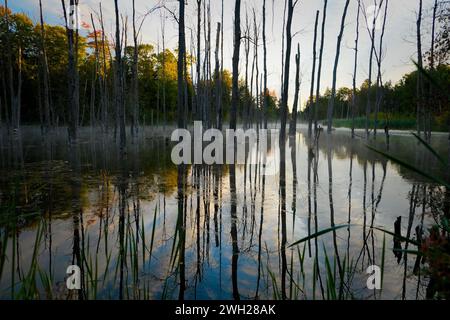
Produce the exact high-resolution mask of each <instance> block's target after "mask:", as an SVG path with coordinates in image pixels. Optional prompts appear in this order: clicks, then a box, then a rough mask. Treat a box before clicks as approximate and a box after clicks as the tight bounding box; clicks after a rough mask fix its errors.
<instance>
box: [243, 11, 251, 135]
mask: <svg viewBox="0 0 450 320" xmlns="http://www.w3.org/2000/svg"><path fill="white" fill-rule="evenodd" d="M244 41H245V46H244V50H245V81H244V83H245V90H244V104H245V105H244V107H243V108H242V113H243V119H244V128H247V121H248V114H249V113H250V111H249V110H250V100H251V97H249V95H248V92H249V88H248V87H249V86H248V66H249V55H250V26H249V22H248V12H247V10H246V11H245V32H244ZM252 72H253V70H252ZM250 83H251V84H253V81H252V80H251V82H250Z"/></svg>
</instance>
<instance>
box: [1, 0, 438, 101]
mask: <svg viewBox="0 0 450 320" xmlns="http://www.w3.org/2000/svg"><path fill="white" fill-rule="evenodd" d="M65 1H66V3H68V0H65ZM161 1H162V0H135V3H136V12H137V13H136V16H137V19H138V20H139V19H142V18H143V17H144V16H145V20H144V23H143V25H142V31H141V41H142V42H143V43H152V44H154V45H155V48H156V47H157V45H158V43H159V45H160V46H162V44H161V26H162V24H163V23H162V21H163V20H165V40H166V47H167V48H176V47H177V40H178V38H177V37H178V25H177V23H176V21H175V20H174V19H173V17H172V15H171V13H169V12H168V11H167V10H165V9H159V10H152V9H154V8H155V6H157V5H158V3H160V2H161ZM204 1H210V3H211V29H212V30H211V37H212V50H214V43H215V30H216V25H217V23H218V22H220V21H221V5H222V0H204ZM374 1H376V0H362V3H363V7H364V9H363V10H364V11H365V12H367V16H369V17H370V15H371V14H373V9H371V6H373V3H374ZM8 2H9V6H10V8H12V10H13V11H14V12H17V11H19V12H23V13H26V14H28V15H29V16H30V17H31V18H32V19H34V20H35V21H38V18H39V2H38V0H10V1H8ZM79 2H80V5H81V7H80V8H81V9H80V12H81V19H82V20H83V21H87V22H88V24H90V17H89V15H90V12H94V16H95V13H98V12H99V9H98V8H99V3H100V2H101V4H102V8H103V15H104V20H105V28H106V29H107V30H109V31H108V32H109V34H110V35H112V34H113V28H114V17H115V16H114V1H113V0H80V1H79ZM164 2H165V3H166V7H167V8H170V9H171V11H172V12H175V13H176V12H177V8H178V1H177V0H166V1H164ZM378 2H379V0H378ZM266 3H267V4H266V25H267V26H266V37H267V66H268V87H269V90H274V91H275V92H276V93H277V95H278V96H280V94H279V93H280V87H281V74H282V72H281V71H282V58H281V48H282V34H283V12H284V1H283V0H266ZM357 3H358V1H357V0H351V1H350V5H349V9H348V13H347V17H346V22H345V30H344V37H343V39H342V46H341V54H340V60H339V67H338V73H337V74H338V77H337V87H338V88H339V87H342V86H347V87H351V85H352V77H353V63H354V43H355V36H356V17H357ZM42 4H43V8H44V19H45V21H46V23H50V24H60V25H63V14H62V6H61V0H42ZM433 4H434V0H424V1H423V10H424V12H423V15H424V17H423V20H424V21H423V26H422V34H423V36H422V42H423V44H422V46H423V50H424V51H427V50H428V48H429V47H430V42H431V40H430V38H431V37H430V33H431V15H432V7H433ZM262 5H263V0H242V5H241V29H242V30H243V29H244V24H245V14H246V12H248V15H249V20H250V21H253V19H252V15H253V10H255V13H256V17H257V20H258V21H257V23H258V24H259V25H260V39H261V40H260V46H259V49H258V50H259V53H258V57H259V59H258V61H259V66H260V68H259V69H260V72H261V71H262V65H263V60H262V57H263V54H262V53H263V47H262ZM344 5H345V0H329V1H328V9H327V20H326V25H325V39H324V41H325V42H324V43H325V44H324V55H323V65H322V76H321V78H322V81H321V92H322V93H323V92H324V91H325V89H326V88H330V87H331V85H332V79H333V67H334V60H335V54H336V43H337V36H338V33H339V29H340V24H341V18H342V13H343V10H344ZM234 6H235V1H232V0H224V68H225V69H228V70H231V63H232V55H233V22H234V21H233V20H234ZM418 6H419V0H389V6H388V13H387V19H386V31H385V36H384V41H383V44H384V45H383V52H382V57H383V62H382V74H383V81H385V82H386V81H392V83H394V84H395V83H396V82H398V81H399V80H400V79H401V78H402V76H403V75H404V74H406V73H408V72H411V71H412V70H413V69H414V65H413V63H412V60H411V59H414V60H417V51H416V19H417V12H418ZM383 8H384V6H383ZM119 10H120V12H121V14H122V15H124V16H128V17H129V18H128V19H129V21H131V17H132V0H119ZM317 10H320V16H319V36H318V46H319V43H320V25H321V20H322V11H323V1H322V0H299V2H298V4H297V6H296V7H295V11H294V17H293V24H292V34H294V35H295V36H294V38H293V40H292V47H293V51H292V55H291V72H290V95H289V96H290V97H289V100H290V101H289V103H290V105H291V104H292V100H293V91H294V80H295V52H296V48H297V44H298V43H300V51H301V53H300V56H301V57H300V61H301V63H300V72H301V89H300V99H301V103H302V106H304V104H305V101H306V100H307V99H308V95H309V91H310V84H311V73H312V62H313V58H312V57H313V38H314V21H315V16H316V11H317ZM148 12H151V13H150V14H147V13H148ZM383 14H384V10H383V12H382V13H381V14H380V15H379V18H378V19H379V22H378V24H377V25H378V26H380V27H381V25H382V20H383ZM164 17H165V19H164ZM369 20H371V19H369ZM196 25H197V1H196V0H187V6H186V36H187V39H186V42H187V50H188V51H189V49H190V48H189V47H190V43H191V39H190V37H191V30H192V34H193V36H194V38H196ZM129 29H131V27H129ZM380 29H381V28H380ZM359 30H360V44H359V58H358V59H359V68H358V72H357V85H358V86H359V85H360V84H361V83H362V82H363V81H364V80H365V79H367V78H368V74H369V70H368V69H369V67H368V66H369V53H370V38H369V33H368V31H367V28H366V23H365V19H364V16H363V15H361V18H360V26H359ZM380 31H381V30H377V32H378V34H377V35H376V38H377V41H378V39H379V35H380ZM85 32H86V30H85ZM130 39H131V37H130ZM203 45H204V42H203V38H202V50H204V47H203ZM376 46H377V48H378V47H379V45H376ZM250 56H253V53H250ZM374 68H375V63H374ZM250 70H251V65H250ZM373 70H374V71H373V72H375V73H374V74H375V75H376V70H375V69H373ZM239 72H240V76H241V77H244V75H245V61H244V46H243V42H242V44H241V61H240V68H239ZM374 79H376V78H374Z"/></svg>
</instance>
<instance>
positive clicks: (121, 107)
mask: <svg viewBox="0 0 450 320" xmlns="http://www.w3.org/2000/svg"><path fill="white" fill-rule="evenodd" d="M114 11H115V14H116V45H115V52H116V54H115V62H116V85H115V87H116V101H115V102H116V110H117V112H118V120H119V130H120V149H121V150H122V151H123V150H124V148H125V144H126V132H125V104H124V97H123V94H124V90H123V85H124V83H123V72H122V68H123V66H122V45H121V39H120V25H119V23H120V20H119V7H118V3H117V0H114Z"/></svg>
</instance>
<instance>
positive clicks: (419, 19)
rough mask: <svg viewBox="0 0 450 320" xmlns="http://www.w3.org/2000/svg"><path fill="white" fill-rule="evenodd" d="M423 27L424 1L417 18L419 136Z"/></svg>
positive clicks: (420, 2)
mask: <svg viewBox="0 0 450 320" xmlns="http://www.w3.org/2000/svg"><path fill="white" fill-rule="evenodd" d="M421 27H422V0H419V13H418V16H417V66H418V69H419V70H417V95H416V100H417V107H416V108H417V110H416V118H417V120H416V121H417V134H418V135H420V132H421V127H420V122H421V121H422V115H423V110H422V108H423V106H422V74H421V72H422V68H423V63H422V34H421Z"/></svg>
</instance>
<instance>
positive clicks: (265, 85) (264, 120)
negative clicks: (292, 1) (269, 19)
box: [262, 0, 269, 129]
mask: <svg viewBox="0 0 450 320" xmlns="http://www.w3.org/2000/svg"><path fill="white" fill-rule="evenodd" d="M262 36H263V51H264V53H263V55H264V58H263V59H264V89H263V90H264V91H263V99H264V100H263V122H264V127H263V128H264V129H267V116H268V108H269V106H268V104H269V103H268V101H267V100H268V98H269V97H268V89H267V42H266V0H264V1H263V31H262Z"/></svg>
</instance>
